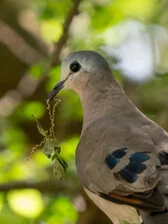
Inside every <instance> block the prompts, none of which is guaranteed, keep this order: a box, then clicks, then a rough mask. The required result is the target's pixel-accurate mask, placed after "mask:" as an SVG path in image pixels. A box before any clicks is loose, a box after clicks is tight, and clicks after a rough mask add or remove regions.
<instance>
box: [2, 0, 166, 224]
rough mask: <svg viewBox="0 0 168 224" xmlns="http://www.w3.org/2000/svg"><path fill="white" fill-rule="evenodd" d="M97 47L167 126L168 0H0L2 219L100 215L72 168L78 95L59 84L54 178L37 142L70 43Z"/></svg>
mask: <svg viewBox="0 0 168 224" xmlns="http://www.w3.org/2000/svg"><path fill="white" fill-rule="evenodd" d="M82 49H90V50H96V51H98V52H99V53H101V54H103V55H104V57H105V58H106V59H107V60H108V62H109V64H110V65H111V68H112V70H113V74H114V76H115V77H116V79H117V80H118V81H119V82H120V83H121V84H122V85H123V87H124V89H125V91H126V93H127V95H129V97H130V98H131V99H132V101H133V102H134V103H135V104H136V105H137V106H138V107H139V108H140V110H142V111H143V112H144V113H145V114H146V115H147V116H148V117H149V118H151V119H152V120H154V121H156V122H157V123H158V124H159V125H161V126H162V127H163V128H165V129H166V130H168V116H167V112H168V87H167V85H168V63H167V62H168V1H167V0H124V1H123V0H73V1H71V0H61V1H59V0H29V1H28V0H27V1H22V0H15V1H13V0H0V169H1V172H0V223H2V224H9V223H13V224H15V223H16V224H55V223H56V224H100V223H103V224H108V223H110V222H109V220H108V219H107V218H106V217H105V216H104V214H103V213H102V212H101V211H99V210H98V209H97V208H96V206H95V205H93V204H92V202H90V200H89V199H87V197H86V196H85V194H84V192H83V190H82V188H81V186H80V184H79V182H78V178H77V173H76V168H75V160H74V155H75V148H76V146H77V143H78V140H79V136H80V132H81V128H82V109H81V104H80V100H79V98H78V97H77V96H76V95H75V94H74V93H73V92H71V91H68V92H67V91H62V92H61V93H60V94H59V98H60V99H61V100H62V103H61V104H60V105H59V106H58V107H57V110H56V117H55V120H56V121H55V135H56V138H57V139H58V144H59V145H61V148H62V152H61V155H62V156H63V158H64V159H65V160H66V161H67V163H68V166H69V168H68V172H67V175H66V177H65V180H63V181H55V180H54V177H53V173H52V163H51V161H50V160H49V159H47V158H46V157H45V156H44V155H43V154H42V153H41V152H36V153H34V154H33V155H32V158H31V159H30V160H29V162H27V157H28V156H29V155H30V154H31V150H32V148H33V147H34V146H35V145H36V144H39V143H40V142H41V141H42V139H43V137H42V136H41V135H40V134H39V132H38V131H37V127H36V123H35V121H34V119H33V118H32V114H33V115H34V116H35V117H36V118H37V119H39V121H40V122H41V124H42V125H43V127H44V128H45V129H48V128H49V127H50V120H49V118H48V112H47V111H46V97H47V94H48V92H49V91H50V90H51V89H52V87H53V86H54V85H55V84H56V83H57V81H58V80H59V73H60V62H61V60H62V59H63V58H64V57H65V56H66V55H67V54H68V53H69V52H71V51H74V50H82Z"/></svg>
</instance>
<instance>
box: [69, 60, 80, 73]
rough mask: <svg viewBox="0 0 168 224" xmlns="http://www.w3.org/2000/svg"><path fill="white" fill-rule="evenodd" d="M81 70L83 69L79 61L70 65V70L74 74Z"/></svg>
mask: <svg viewBox="0 0 168 224" xmlns="http://www.w3.org/2000/svg"><path fill="white" fill-rule="evenodd" d="M80 68H81V65H80V64H79V62H77V61H74V62H72V64H71V65H70V70H71V71H72V72H78V71H79V70H80Z"/></svg>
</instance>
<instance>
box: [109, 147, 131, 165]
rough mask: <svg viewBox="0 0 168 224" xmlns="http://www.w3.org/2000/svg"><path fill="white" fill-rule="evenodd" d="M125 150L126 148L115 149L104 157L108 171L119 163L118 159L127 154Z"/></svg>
mask: <svg viewBox="0 0 168 224" xmlns="http://www.w3.org/2000/svg"><path fill="white" fill-rule="evenodd" d="M126 150H127V148H126V147H123V148H120V149H117V150H115V151H114V152H113V153H110V154H109V155H108V156H107V157H106V159H105V162H106V164H107V165H108V167H109V168H110V169H113V168H114V167H115V166H116V165H117V164H118V163H119V162H120V159H121V158H122V157H124V156H125V155H126V154H127V153H126Z"/></svg>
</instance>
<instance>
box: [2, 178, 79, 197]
mask: <svg viewBox="0 0 168 224" xmlns="http://www.w3.org/2000/svg"><path fill="white" fill-rule="evenodd" d="M29 188H33V189H36V190H39V191H40V192H42V193H62V192H63V193H69V194H75V193H76V192H79V190H80V186H79V184H78V183H77V181H76V180H75V179H73V178H71V179H69V180H65V181H53V180H46V181H40V182H31V181H16V182H9V183H4V184H0V192H8V191H11V190H20V189H29Z"/></svg>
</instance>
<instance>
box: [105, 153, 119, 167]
mask: <svg viewBox="0 0 168 224" xmlns="http://www.w3.org/2000/svg"><path fill="white" fill-rule="evenodd" d="M119 161H120V160H119V159H117V158H116V157H115V156H113V154H109V155H108V156H107V157H106V159H105V162H106V164H107V165H108V167H109V168H110V169H113V168H114V167H115V166H116V165H117V164H118V163H119Z"/></svg>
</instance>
